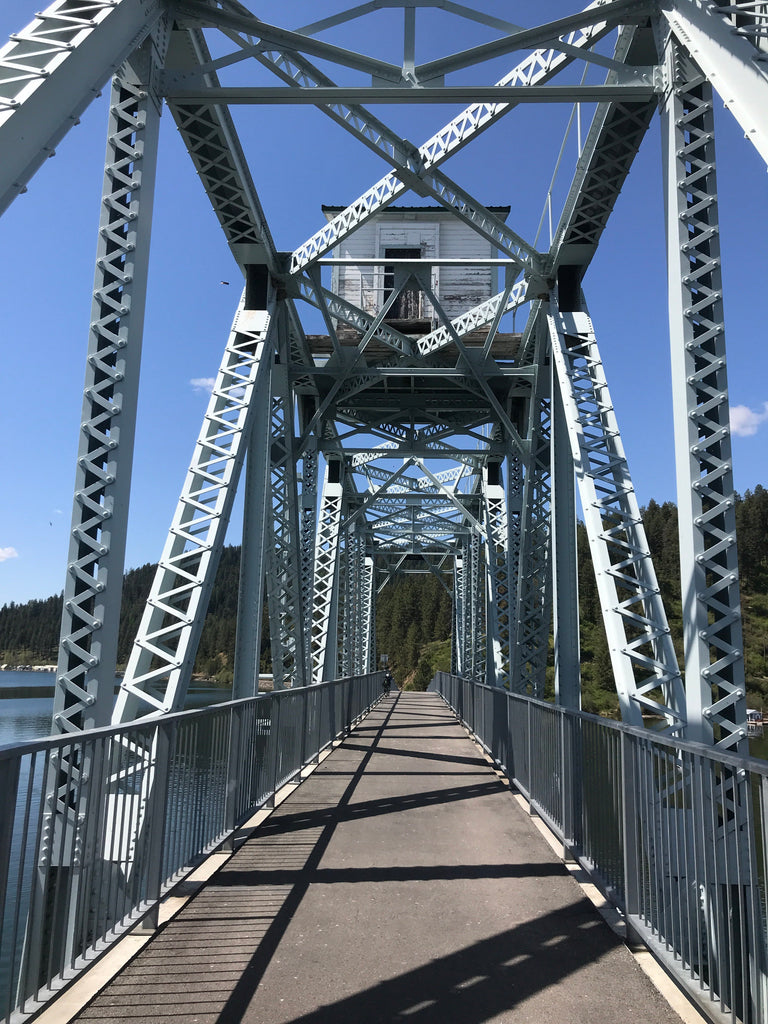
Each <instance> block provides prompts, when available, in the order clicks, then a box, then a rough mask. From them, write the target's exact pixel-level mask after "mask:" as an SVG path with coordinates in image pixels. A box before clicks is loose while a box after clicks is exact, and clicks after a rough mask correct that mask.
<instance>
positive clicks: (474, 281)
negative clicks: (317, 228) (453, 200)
mask: <svg viewBox="0 0 768 1024" xmlns="http://www.w3.org/2000/svg"><path fill="white" fill-rule="evenodd" d="M342 209H343V207H340V206H323V213H324V214H325V216H326V218H327V219H328V220H329V221H330V220H332V219H333V217H335V216H336V215H337V214H338V213H340V212H341V211H342ZM489 209H490V211H491V212H492V213H494V214H495V215H496V216H497V217H498V218H499V219H501V220H504V219H506V217H507V216H508V215H509V210H510V208H509V207H508V206H492V207H489ZM333 256H334V259H337V260H354V259H360V260H376V261H379V262H377V263H376V264H372V263H368V264H362V263H361V264H359V265H356V264H354V263H352V264H349V263H343V264H336V265H334V267H333V283H332V289H333V291H335V292H337V293H338V294H339V295H341V297H342V298H344V299H346V300H347V301H349V302H351V303H353V304H354V305H355V306H358V307H360V308H361V309H363V310H365V312H366V313H369V314H372V315H375V314H376V313H378V312H379V310H380V309H381V307H382V305H383V303H384V302H385V301H386V299H387V298H388V297H389V296H391V294H392V291H393V290H395V289H397V287H398V286H399V284H400V282H401V281H402V279H403V278H402V275H403V274H404V273H405V274H407V273H408V270H407V265H406V264H404V263H403V261H420V260H462V259H465V260H485V259H494V258H496V257H497V256H498V252H497V251H496V249H495V248H494V246H493V244H492V243H491V242H489V241H488V240H487V239H485V238H482V237H481V236H480V235H478V234H477V232H476V231H474V230H473V228H472V227H471V226H470V225H468V224H465V223H464V222H463V221H460V220H458V219H457V218H456V217H455V215H454V214H452V213H451V212H450V211H449V210H445V209H443V208H442V207H438V206H390V207H388V208H387V209H385V210H382V211H381V212H380V213H378V214H377V215H376V216H375V217H371V218H370V219H369V220H367V221H366V222H365V223H364V224H363V225H361V227H359V228H358V229H357V230H356V231H353V232H352V233H351V234H350V235H348V236H347V237H346V238H345V239H344V241H343V242H342V243H341V244H340V245H338V246H337V247H336V248H335V249H334V252H333ZM388 258H389V259H391V260H392V261H393V262H392V263H391V264H388V263H387V262H386V260H387V259H388ZM429 280H430V287H431V288H432V290H433V291H434V294H435V296H436V297H437V300H438V302H439V303H440V305H441V306H442V307H443V309H444V311H445V313H446V314H447V316H448V317H449V318H450V319H452V318H454V317H457V316H460V315H461V314H462V313H464V312H466V311H467V310H468V309H471V308H472V307H473V306H476V305H478V304H479V303H481V302H483V301H485V300H486V299H488V298H490V297H491V295H494V294H495V293H496V292H497V291H498V287H497V268H496V267H494V266H483V265H482V264H477V263H475V264H473V265H464V266H462V265H445V264H443V265H437V266H433V267H432V268H431V273H430V276H429ZM385 319H386V322H388V323H391V324H393V325H396V326H397V327H398V328H399V329H400V330H401V331H403V332H404V333H407V334H423V333H426V332H427V331H431V330H432V329H433V328H434V327H435V326H436V322H437V321H436V316H435V310H434V308H433V305H432V302H431V301H430V299H429V297H428V295H427V294H425V292H424V291H422V290H417V289H416V288H415V286H414V285H413V282H411V285H410V286H409V287H407V288H406V289H404V290H403V291H402V292H401V293H400V294H399V295H398V296H397V297H396V298H395V300H394V301H393V304H392V306H391V308H390V310H389V312H388V315H387V317H386V318H385Z"/></svg>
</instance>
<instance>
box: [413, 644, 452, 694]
mask: <svg viewBox="0 0 768 1024" xmlns="http://www.w3.org/2000/svg"><path fill="white" fill-rule="evenodd" d="M450 671H451V638H450V637H448V638H447V639H445V640H433V641H432V643H430V644H425V645H424V647H422V649H421V654H420V655H419V660H418V662H417V663H416V668H415V670H414V672H413V673H412V675H410V676H409V677H408V679H406V681H405V685H404V686H403V689H404V690H426V689H427V687H428V686H429V684H430V683H431V682H432V679H433V677H434V675H435V672H450Z"/></svg>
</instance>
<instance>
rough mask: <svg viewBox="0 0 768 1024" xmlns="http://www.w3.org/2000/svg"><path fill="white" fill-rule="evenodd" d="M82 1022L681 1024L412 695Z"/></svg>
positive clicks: (326, 765) (450, 726)
mask: <svg viewBox="0 0 768 1024" xmlns="http://www.w3.org/2000/svg"><path fill="white" fill-rule="evenodd" d="M75 1020H76V1021H78V1022H83V1024H85V1022H88V1024H96V1022H98V1024H111V1022H115V1024H117V1022H125V1021H129V1022H137V1021H146V1022H150V1021H151V1022H153V1024H157V1022H161V1024H181V1022H183V1024H235V1022H241V1021H242V1022H246V1024H287V1022H292V1024H299V1022H300V1024H331V1022H333V1024H363V1022H372V1024H373V1022H382V1024H383V1022H387V1024H390V1022H394V1021H398V1022H399V1021H402V1022H409V1024H437V1022H439V1024H457V1022H458V1024H479V1022H491V1021H492V1022H508V1024H528V1022H530V1024H534V1022H535V1024H582V1022H583V1024H618V1022H621V1024H628V1022H631V1021H638V1022H640V1021H642V1022H643V1024H673V1022H674V1024H680V1018H679V1017H678V1016H677V1014H676V1013H674V1012H673V1010H672V1009H671V1008H670V1006H669V1004H668V1003H667V1002H666V1001H665V1000H664V999H663V998H662V997H661V996H660V995H659V993H658V991H657V990H656V988H654V986H653V985H652V984H651V983H650V981H649V980H648V978H647V976H646V975H645V974H644V973H643V972H642V971H641V970H640V968H639V967H638V965H637V962H636V960H635V959H634V958H633V956H632V955H631V953H630V952H629V951H628V950H627V948H626V947H625V946H624V945H623V944H622V943H621V942H620V940H619V939H618V938H617V937H616V936H615V935H614V933H613V932H612V931H611V930H610V929H609V928H608V926H607V925H606V924H605V923H604V921H603V920H602V918H600V916H599V915H598V914H597V912H596V911H595V909H594V907H593V905H592V904H591V903H590V902H589V901H588V900H587V899H586V898H585V896H584V895H583V893H582V890H581V889H580V888H579V886H578V885H577V884H576V882H575V881H574V880H573V879H572V878H571V877H570V876H569V874H568V872H567V871H566V869H565V867H564V866H563V865H562V863H561V862H560V860H559V859H558V858H557V857H556V855H555V854H554V853H553V851H552V850H551V849H550V847H549V846H548V845H547V844H546V843H545V842H544V840H543V839H542V837H541V835H540V834H539V832H538V831H537V829H536V828H535V826H534V824H533V822H532V820H531V819H530V818H529V816H528V815H527V814H526V812H525V810H524V808H522V807H521V806H520V804H519V802H518V801H516V800H515V798H514V797H513V795H512V794H511V793H510V791H509V787H508V785H507V784H506V782H505V781H504V780H502V779H500V778H499V776H498V774H497V773H496V772H495V771H494V770H493V769H492V767H491V765H490V764H489V763H488V761H487V760H486V759H485V758H484V757H483V756H482V753H481V752H480V751H479V750H478V748H477V746H476V745H475V744H474V743H472V742H471V740H470V739H469V738H468V737H467V734H466V732H465V731H464V729H463V728H462V727H461V725H460V724H459V723H458V722H457V720H456V718H455V717H454V715H453V714H452V713H451V711H450V709H449V708H447V707H446V706H445V704H444V703H443V702H442V700H441V699H440V698H439V697H437V696H436V695H432V694H411V693H402V694H396V695H395V696H394V697H392V698H390V699H385V700H383V701H382V702H381V703H380V704H379V705H378V706H377V707H376V708H375V709H374V711H373V712H372V713H371V714H370V715H369V716H368V717H367V718H366V719H365V720H364V722H363V723H362V724H361V725H360V727H359V728H358V729H356V730H355V732H354V733H353V734H352V735H350V736H349V737H348V738H347V739H346V740H345V741H344V742H343V743H342V744H341V745H339V747H338V748H337V749H336V750H335V751H334V752H333V753H332V754H331V755H330V756H328V757H327V758H326V759H325V760H324V761H323V762H322V763H321V764H320V766H319V767H318V768H317V769H316V770H315V771H314V773H313V774H312V775H311V776H310V777H309V778H308V779H307V780H306V781H305V782H304V783H303V784H302V785H301V786H299V787H298V788H297V789H296V790H295V791H294V792H293V793H292V794H291V795H290V796H289V797H288V799H286V800H285V801H284V802H283V803H282V804H280V806H278V808H277V809H276V810H275V811H274V812H273V813H272V814H271V816H269V817H268V818H267V819H266V821H265V822H263V823H262V824H261V825H260V826H259V827H258V828H257V829H256V830H255V831H254V832H253V834H252V835H251V837H250V838H249V839H247V841H245V842H244V843H243V845H242V846H240V848H239V849H238V850H237V852H236V853H235V854H234V855H233V856H232V857H231V858H230V859H229V860H228V861H226V863H225V865H224V866H223V867H222V868H221V869H220V870H219V871H218V872H217V873H216V874H215V875H213V877H212V878H211V879H210V881H209V883H208V884H207V885H206V886H205V887H204V888H202V889H201V890H200V891H199V892H198V893H197V895H196V896H194V898H193V899H191V900H190V901H189V902H188V903H187V905H186V907H185V908H184V909H183V910H182V911H181V912H180V913H179V914H178V915H177V916H176V917H175V918H173V920H171V921H170V922H169V923H168V924H167V925H166V926H165V927H164V928H163V929H162V930H161V931H160V932H159V933H158V934H157V935H156V936H155V937H154V938H153V939H152V941H151V942H150V943H148V945H146V947H145V948H144V949H143V951H142V952H141V953H140V954H139V955H138V956H137V957H136V958H135V959H133V960H132V961H131V962H130V963H129V964H128V965H127V966H126V967H125V969H124V970H123V971H122V972H121V973H120V974H118V975H117V976H116V978H115V979H114V980H113V981H112V982H111V983H110V984H109V985H108V986H107V987H106V988H105V989H103V990H102V992H101V993H100V994H99V995H98V996H97V997H96V998H95V999H94V1000H93V1001H92V1002H91V1003H90V1005H88V1006H87V1007H86V1008H85V1009H83V1010H82V1011H81V1012H80V1013H79V1014H78V1015H77V1016H76V1017H75Z"/></svg>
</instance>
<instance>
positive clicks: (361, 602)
mask: <svg viewBox="0 0 768 1024" xmlns="http://www.w3.org/2000/svg"><path fill="white" fill-rule="evenodd" d="M366 534H367V531H366V530H365V524H364V523H360V522H359V521H358V522H354V523H350V525H349V526H348V527H346V528H345V530H344V536H345V542H344V569H345V572H344V602H343V608H342V609H341V630H340V632H341V636H342V644H343V647H342V656H341V659H340V661H341V664H340V666H339V667H340V670H341V675H342V676H351V675H358V674H360V673H361V672H362V670H363V669H362V666H363V665H365V664H366V660H365V659H366V654H367V643H366V641H367V637H368V608H367V607H366V605H365V589H364V588H365V552H366V543H367V539H368V538H367V535H366Z"/></svg>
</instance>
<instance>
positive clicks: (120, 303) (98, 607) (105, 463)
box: [53, 39, 160, 732]
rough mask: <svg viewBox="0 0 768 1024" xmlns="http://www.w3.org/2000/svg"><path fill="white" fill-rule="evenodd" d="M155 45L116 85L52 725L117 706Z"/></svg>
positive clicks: (156, 116) (99, 715)
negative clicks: (115, 703)
mask: <svg viewBox="0 0 768 1024" xmlns="http://www.w3.org/2000/svg"><path fill="white" fill-rule="evenodd" d="M154 51H155V48H154V45H153V42H152V40H151V39H150V40H148V41H147V42H146V43H145V45H144V46H142V48H141V50H140V51H138V52H137V53H135V54H134V55H133V56H132V57H131V60H130V61H129V62H127V63H126V64H125V65H124V66H123V69H122V71H121V74H120V75H119V76H117V77H116V78H115V79H114V80H113V82H112V89H111V97H110V98H111V103H110V113H109V123H108V129H107V154H106V166H105V173H104V186H103V197H102V203H101V217H100V224H99V234H98V243H97V253H96V271H95V280H94V291H93V300H92V305H91V325H90V332H89V336H88V355H87V361H86V373H85V387H84V391H83V410H82V419H81V427H80V441H79V446H78V456H77V469H76V475H75V494H74V502H73V508H72V523H71V532H70V541H69V553H68V564H67V575H66V579H65V584H64V606H63V612H62V625H61V643H60V648H59V660H58V669H57V677H56V689H55V696H54V703H53V730H54V731H55V732H72V731H77V730H80V729H86V728H92V727H97V726H101V725H106V724H107V723H108V722H109V719H110V715H111V713H112V705H113V702H114V678H115V670H116V664H117V636H118V627H119V620H120V598H121V594H122V586H123V568H124V561H125V544H126V535H127V528H128V506H129V500H130V487H131V469H132V461H133V442H134V435H135V428H136V412H137V404H138V392H139V368H140V363H141V347H142V334H143V326H144V306H145V292H146V282H147V275H148V267H149V242H150V234H151V225H152V204H153V197H154V184H155V169H156V164H157V138H158V131H159V121H160V110H159V106H158V101H157V98H156V97H155V96H154V94H153V92H152V89H151V87H150V86H149V84H148V83H149V81H150V80H151V77H152V71H153V67H154V63H155V52H154Z"/></svg>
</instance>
